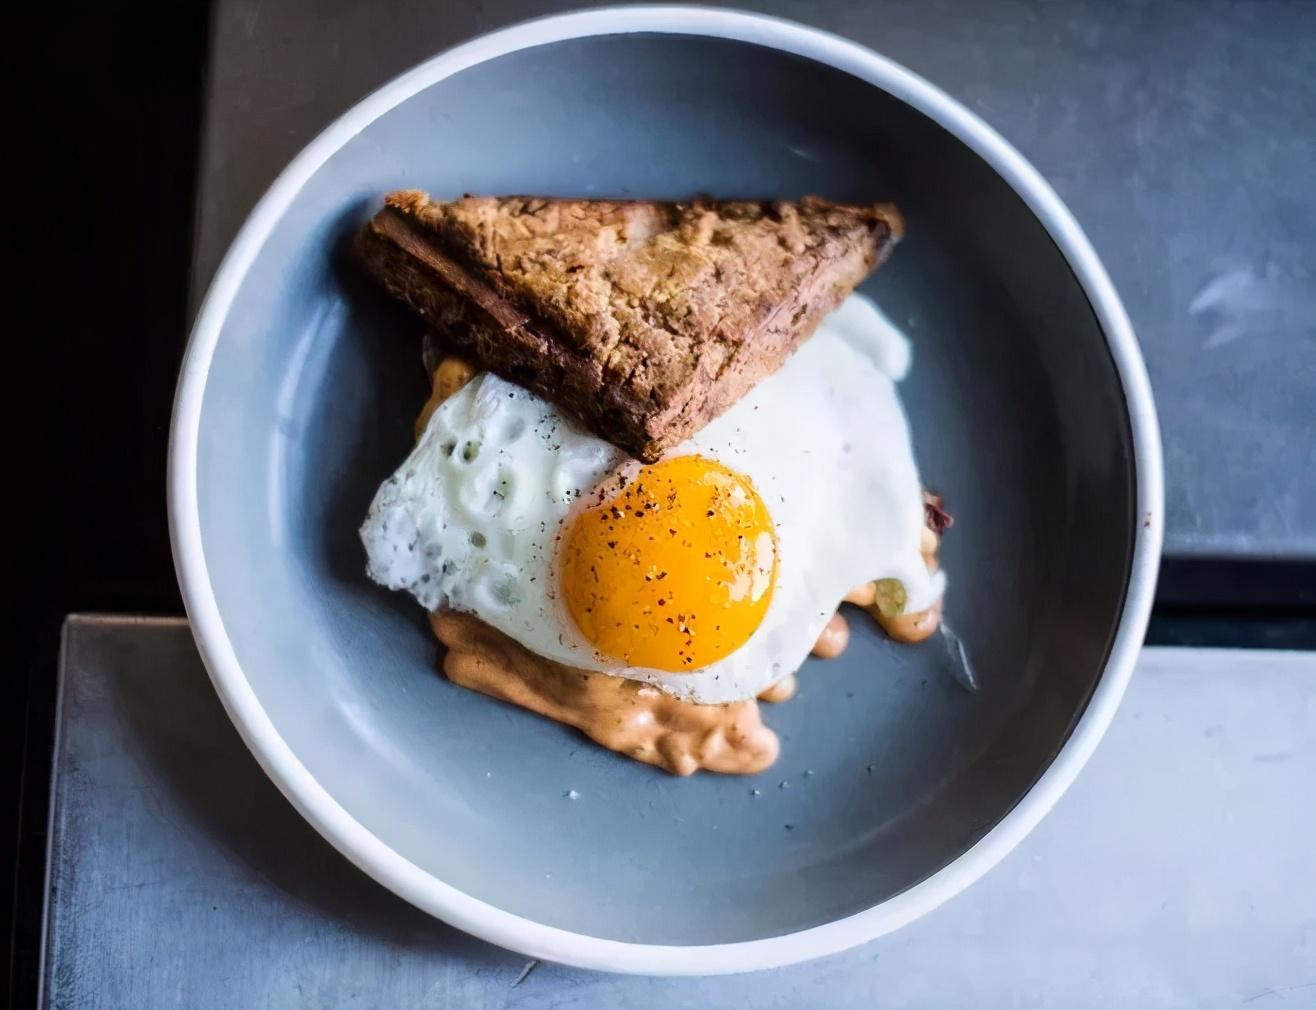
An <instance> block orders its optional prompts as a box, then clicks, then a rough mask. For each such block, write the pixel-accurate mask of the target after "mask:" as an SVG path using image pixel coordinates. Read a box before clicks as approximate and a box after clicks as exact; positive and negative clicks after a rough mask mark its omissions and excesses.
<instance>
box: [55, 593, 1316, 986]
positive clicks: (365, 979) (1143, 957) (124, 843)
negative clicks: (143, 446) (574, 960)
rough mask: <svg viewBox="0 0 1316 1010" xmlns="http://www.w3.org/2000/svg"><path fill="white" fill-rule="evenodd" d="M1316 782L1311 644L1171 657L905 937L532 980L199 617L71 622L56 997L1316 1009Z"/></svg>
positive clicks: (62, 744) (61, 754)
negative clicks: (382, 840)
mask: <svg viewBox="0 0 1316 1010" xmlns="http://www.w3.org/2000/svg"><path fill="white" fill-rule="evenodd" d="M1314 780H1316V653H1280V652H1236V651H1226V650H1191V649H1157V648H1150V649H1147V650H1145V651H1144V653H1143V656H1142V659H1141V661H1140V664H1139V668H1138V671H1137V674H1136V676H1135V677H1134V679H1133V682H1132V685H1131V687H1130V689H1129V693H1128V696H1127V697H1126V699H1125V702H1124V704H1123V706H1122V708H1121V709H1120V712H1119V714H1118V715H1117V717H1116V719H1115V722H1114V724H1113V725H1112V727H1111V729H1110V732H1109V734H1108V735H1107V737H1106V739H1105V740H1104V741H1103V742H1102V745H1101V747H1100V748H1098V750H1097V753H1096V755H1095V756H1094V757H1093V759H1092V761H1091V763H1090V764H1089V766H1088V767H1087V768H1086V769H1085V770H1084V772H1083V773H1082V775H1081V776H1080V777H1079V779H1078V781H1077V783H1076V784H1075V785H1074V787H1073V788H1072V789H1071V790H1070V791H1069V792H1068V793H1067V794H1066V795H1065V796H1064V797H1063V798H1062V799H1061V801H1060V803H1059V805H1058V806H1057V807H1056V809H1055V810H1054V811H1052V813H1051V814H1050V815H1048V817H1047V818H1046V819H1045V820H1044V821H1043V822H1042V824H1041V825H1040V826H1039V827H1038V829H1037V830H1036V831H1034V832H1033V833H1032V834H1031V835H1030V836H1029V837H1028V838H1027V839H1025V841H1024V842H1023V844H1022V845H1020V847H1019V848H1018V849H1017V850H1015V851H1014V852H1013V853H1011V854H1010V855H1009V856H1007V857H1006V859H1005V860H1004V861H1003V862H1002V863H1001V864H1000V865H999V866H998V867H997V868H996V869H994V870H993V871H992V872H991V873H989V874H988V875H987V876H986V877H985V878H984V879H983V880H981V881H979V882H978V883H977V884H975V885H974V886H973V887H971V888H970V889H969V890H968V891H966V892H965V893H964V894H962V895H960V896H959V897H957V898H955V899H953V900H952V901H950V902H949V903H948V904H946V905H945V906H943V907H942V908H940V909H938V910H936V911H935V912H933V913H931V914H930V915H928V916H926V917H925V918H923V919H921V920H919V921H917V922H915V923H913V924H912V925H910V926H908V927H906V928H905V929H903V930H901V931H899V932H897V933H894V934H892V935H890V936H888V937H884V938H882V939H879V940H877V941H874V942H873V943H870V944H867V945H866V946H863V947H860V948H858V949H856V950H853V951H850V952H848V953H846V954H842V955H838V956H835V957H831V958H827V959H824V960H820V961H815V962H811V963H808V964H804V965H798V966H795V967H791V968H785V969H780V970H777V971H770V972H760V973H756V974H752V975H740V976H730V977H721V978H708V979H654V978H639V977H624V976H613V975H603V974H595V973H591V972H586V971H578V970H573V969H566V968H561V967H557V966H554V965H538V966H536V967H535V969H534V970H533V971H531V972H530V973H529V974H524V973H525V969H526V968H527V962H526V960H525V959H524V958H522V957H519V956H517V955H515V954H512V953H510V952H507V951H503V950H499V949H497V948H494V947H491V946H489V945H488V944H485V943H482V942H480V941H477V940H474V939H472V938H470V937H468V936H465V935H463V934H461V933H459V932H457V931H455V930H453V929H450V928H448V927H446V926H444V925H443V924H442V923H439V922H437V921H435V920H433V919H431V918H429V917H428V916H426V915H425V914H423V913H422V912H419V911H417V910H416V909H414V908H412V907H411V906H410V905H407V904H406V903H405V902H403V901H402V900H401V899H399V898H396V897H394V896H393V895H392V894H390V893H389V892H387V891H385V890H384V889H383V888H382V887H380V886H378V885H377V884H375V883H374V882H373V881H371V880H369V879H368V878H366V877H365V876H364V875H362V874H361V873H360V872H358V871H357V870H356V869H355V868H354V867H352V866H351V865H350V864H349V863H348V862H347V861H346V860H345V859H343V858H342V857H341V856H339V855H338V854H337V853H336V852H334V851H333V850H332V849H331V848H330V847H329V845H328V844H327V843H326V842H324V841H323V840H321V839H320V837H319V836H318V835H317V834H316V833H315V832H314V831H313V830H312V829H311V828H310V826H309V825H307V824H306V823H305V822H304V821H303V820H302V819H301V818H300V816H299V815H298V814H297V813H296V812H295V811H294V810H293V808H292V807H291V806H290V805H289V804H288V803H287V802H286V801H285V800H284V799H283V797H282V796H280V795H279V793H278V791H277V790H276V789H275V787H274V786H273V785H272V784H271V783H270V782H269V780H268V779H266V778H265V776H264V774H263V773H262V772H261V770H260V768H259V767H258V766H257V764H256V762H255V760H254V759H253V758H252V757H251V755H250V754H249V753H248V752H247V750H246V749H245V747H244V746H243V744H242V742H241V740H240V739H239V737H238V735H237V732H236V731H235V730H234V729H233V727H232V725H231V724H230V723H229V721H228V719H227V717H226V715H225V714H224V711H223V709H222V708H221V706H220V703H219V700H218V698H217V697H216V695H215V692H214V690H213V689H212V688H211V685H210V683H209V681H208V679H207V678H206V674H205V671H204V669H203V668H202V666H201V663H200V660H199V658H198V656H197V654H196V651H195V648H194V646H193V644H192V638H191V635H190V633H189V630H188V627H187V625H186V624H185V623H184V622H183V621H181V620H177V619H152V620H148V619H134V618H125V617H76V616H75V617H73V618H71V619H70V620H69V622H68V624H67V625H66V628H65V638H64V649H63V657H62V662H61V670H60V706H59V712H58V742H57V747H56V755H55V773H54V780H53V788H54V792H53V797H52V812H51V833H50V855H49V901H48V906H47V920H46V946H45V954H44V958H43V962H44V971H43V989H42V992H43V1004H42V1005H43V1006H47V1007H58V1008H73V1007H77V1008H79V1010H97V1008H102V1007H103V1008H115V1010H118V1008H122V1007H132V1008H134V1010H151V1008H154V1007H188V1008H189V1010H207V1008H212V1007H213V1008H221V1007H223V1008H231V1007H243V1008H251V1010H258V1008H262V1007H294V1006H295V1007H303V1006H305V1007H317V1008H319V1007H325V1008H329V1007H362V1008H366V1007H407V1008H427V1010H435V1008H442V1007H462V1008H485V1007H490V1008H492V1007H503V1008H514V1007H539V1008H563V1010H566V1008H571V1010H590V1008H595V1007H606V1008H610V1010H625V1008H628V1007H636V1008H639V1007H653V1006H660V1007H665V1008H672V1010H680V1008H686V1007H688V1008H699V1010H706V1008H717V1007H726V1006H753V1007H759V1008H764V1010H772V1008H777V1007H780V1008H783V1010H785V1008H790V1010H808V1008H812V1007H819V1008H828V1010H845V1008H851V1007H853V1008H856V1010H858V1008H861V1007H862V1008H865V1010H868V1008H873V1007H884V1006H890V1007H906V1008H922V1007H926V1008H953V1007H973V1008H974V1010H992V1008H1025V1007H1048V1008H1050V1007H1056V1008H1065V1010H1080V1008H1087V1007H1092V1008H1097V1007H1139V1008H1140V1010H1155V1008H1166V1007H1183V1008H1188V1007H1191V1008H1195V1010H1215V1008H1226V1007H1229V1008H1234V1007H1238V1006H1241V1005H1245V1006H1247V1007H1249V1008H1252V1007H1255V1008H1256V1010H1266V1008H1270V1007H1275V1008H1279V1007H1284V1008H1298V1007H1316V869H1313V861H1312V853H1313V852H1316V804H1312V803H1311V802H1310V796H1311V783H1312V782H1313V781H1314ZM1304 800H1305V802H1304Z"/></svg>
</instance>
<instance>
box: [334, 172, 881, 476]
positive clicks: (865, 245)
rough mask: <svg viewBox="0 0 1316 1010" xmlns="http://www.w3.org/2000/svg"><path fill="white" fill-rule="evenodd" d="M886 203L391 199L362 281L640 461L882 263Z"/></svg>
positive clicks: (723, 404)
mask: <svg viewBox="0 0 1316 1010" xmlns="http://www.w3.org/2000/svg"><path fill="white" fill-rule="evenodd" d="M901 232H902V224H901V219H900V215H899V214H898V213H897V212H896V210H895V208H894V207H892V206H890V205H886V204H878V205H873V206H852V205H844V204H835V203H829V202H827V201H825V200H820V199H816V198H806V199H805V200H803V201H801V202H800V203H782V202H776V203H752V202H742V201H713V200H707V201H694V202H691V203H657V202H652V201H611V200H554V199H541V198H534V197H505V198H493V197H465V198H463V199H461V200H455V201H452V202H448V203H443V202H437V201H434V200H431V199H430V198H429V197H428V196H427V195H425V194H424V193H420V192H416V191H411V190H408V191H402V192H397V193H392V194H390V195H389V196H388V197H387V200H386V206H385V207H384V209H383V210H382V211H380V212H379V213H378V214H377V215H376V216H375V217H374V219H373V220H372V221H371V222H370V223H369V224H368V225H367V226H366V228H365V229H364V230H363V232H362V234H361V236H360V239H359V243H358V248H359V251H360V253H361V256H362V259H363V261H364V263H365V265H366V266H367V268H368V269H369V270H370V272H371V273H373V274H374V275H375V277H376V278H378V279H379V280H380V281H381V282H382V283H383V285H384V286H385V288H387V289H388V290H389V291H390V292H391V293H392V294H394V295H395V296H396V297H398V298H400V299H402V300H403V301H405V302H406V303H407V304H408V305H410V306H411V307H412V308H413V309H414V310H415V311H416V312H417V313H419V314H420V316H421V317H422V318H423V319H425V320H426V321H427V322H428V323H429V324H430V325H431V326H433V327H434V328H436V329H437V330H438V331H439V332H440V333H441V334H442V335H443V336H444V338H445V339H446V340H447V341H449V342H450V343H451V344H452V345H454V346H455V347H456V348H460V349H461V350H462V352H463V353H464V354H467V355H468V356H471V357H473V358H474V359H475V360H476V362H477V363H478V364H479V365H480V366H481V367H484V368H487V369H490V370H492V371H494V372H497V373H499V374H500V375H502V376H503V377H504V378H506V379H508V380H510V381H512V382H516V383H518V384H520V385H523V386H525V387H527V388H529V389H532V390H534V391H535V392H536V393H538V394H539V395H541V396H543V397H545V398H546V399H548V400H550V401H551V402H553V403H554V404H556V405H557V406H558V407H560V408H562V409H563V410H565V411H566V412H568V413H570V414H572V415H574V416H575V417H576V418H577V419H579V420H580V421H581V422H582V423H584V424H585V425H586V426H587V427H588V428H590V429H591V430H592V431H594V432H595V433H596V434H598V435H599V436H600V437H602V438H605V439H607V440H608V441H610V442H612V443H613V444H615V445H617V446H618V447H620V448H622V449H625V450H626V451H628V452H630V453H631V454H632V455H634V456H636V457H638V458H639V459H641V460H644V461H652V460H654V459H657V458H658V457H659V456H660V455H661V454H662V453H663V451H664V450H666V449H668V448H670V447H671V446H673V445H676V444H677V443H678V442H680V441H682V440H683V439H685V438H686V437H688V436H689V435H691V434H693V433H694V432H696V431H698V430H699V429H700V428H702V427H703V426H704V425H705V424H707V423H708V422H709V421H711V420H712V419H713V418H714V417H716V416H718V415H719V414H721V413H722V412H723V411H724V410H726V409H727V408H728V407H730V406H731V405H732V404H733V403H735V402H736V401H737V400H738V399H740V397H742V396H743V395H744V394H745V393H747V392H748V391H749V390H750V389H751V388H753V386H754V385H755V383H757V382H758V381H759V380H760V379H762V378H763V377H764V376H766V375H768V374H770V373H771V372H773V371H775V370H776V369H777V368H778V367H780V366H781V364H782V363H783V362H784V361H785V360H786V358H787V357H788V356H789V355H790V353H791V351H793V350H794V349H795V347H796V346H798V345H799V343H800V342H801V341H803V340H804V339H806V338H807V337H808V336H809V335H810V334H812V333H813V331H814V329H815V328H816V327H817V325H818V323H819V322H820V321H821V320H822V318H823V317H824V316H825V315H826V314H827V313H828V312H830V311H831V310H832V309H833V308H835V307H836V306H837V305H838V304H839V303H840V302H841V300H842V299H844V298H845V297H846V296H847V295H848V294H850V292H851V291H852V290H853V289H854V287H855V286H856V285H857V284H858V283H859V282H861V281H862V280H863V279H864V278H865V277H866V276H867V275H868V273H869V272H870V271H871V270H872V269H873V268H874V266H876V265H877V264H878V263H880V262H881V261H882V260H883V259H884V258H885V257H886V255H887V254H888V253H889V251H890V249H891V246H892V245H893V244H894V243H895V241H896V240H897V239H898V238H899V237H900V234H901Z"/></svg>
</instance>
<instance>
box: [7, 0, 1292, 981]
mask: <svg viewBox="0 0 1316 1010" xmlns="http://www.w3.org/2000/svg"><path fill="white" fill-rule="evenodd" d="M209 21H210V10H209V6H208V5H207V4H205V3H200V2H181V3H175V4H165V3H157V4H143V5H125V6H122V7H120V6H118V5H102V6H90V5H88V6H87V7H86V8H85V9H82V10H78V9H68V8H60V9H58V10H54V9H50V10H48V11H46V12H38V13H37V14H35V15H32V14H27V15H24V16H23V19H22V21H21V22H19V23H17V24H16V26H15V28H16V30H14V31H13V34H12V35H11V37H10V47H11V51H15V54H16V55H17V57H18V59H17V61H15V62H16V63H17V65H18V67H19V70H20V80H19V81H18V88H17V89H16V91H15V98H14V99H13V104H14V106H15V108H16V111H17V113H18V118H19V131H18V141H17V142H14V141H13V140H12V139H11V145H12V146H9V154H10V159H11V160H13V161H15V162H16V163H17V164H18V168H19V173H20V176H21V177H22V178H21V182H20V186H19V188H18V189H17V192H16V193H15V197H16V198H15V199H14V200H13V203H14V204H15V205H16V206H17V210H18V222H17V228H15V229H13V230H11V233H10V234H11V235H16V236H18V248H17V249H16V250H15V252H16V255H15V256H13V257H12V258H11V262H18V263H21V264H22V265H20V266H19V267H18V276H17V278H16V279H15V280H14V281H11V289H12V290H13V291H14V292H15V293H16V294H17V296H18V297H17V302H18V307H19V312H18V319H17V320H16V321H15V323H13V324H11V326H12V328H11V331H10V342H9V345H8V346H9V348H10V360H11V362H12V363H13V365H14V366H16V367H12V370H11V375H12V376H13V377H14V378H15V379H16V381H15V382H14V383H11V384H9V385H10V389H11V391H13V393H16V394H17V395H13V393H11V398H10V402H11V403H12V404H13V405H14V406H13V407H12V408H11V411H10V414H11V416H10V423H9V425H8V431H9V434H10V439H9V444H10V445H11V446H12V447H13V448H14V449H15V450H16V451H17V452H18V459H17V461H16V464H15V465H13V466H11V468H10V469H11V473H12V474H13V477H12V478H11V480H10V482H9V486H10V487H11V490H12V491H15V492H16V495H15V496H16V497H17V498H18V500H19V516H20V520H19V522H18V523H15V524H13V525H12V526H11V536H12V537H14V538H15V539H16V540H17V541H18V543H19V565H18V571H17V577H16V579H15V580H14V581H15V584H16V588H17V589H18V592H17V596H18V607H17V621H16V628H17V630H18V636H17V637H18V643H19V644H18V652H17V656H16V657H14V659H13V660H12V661H11V662H10V663H8V664H6V665H7V669H8V671H9V672H8V674H7V685H6V686H7V688H8V691H7V697H6V702H5V704H4V706H3V710H4V726H3V729H4V762H3V767H2V768H0V772H2V775H0V879H3V884H0V910H2V912H0V914H2V915H3V921H4V923H5V925H4V926H3V927H0V936H2V937H5V938H6V940H7V942H6V943H5V945H4V946H5V950H6V954H7V958H6V960H7V962H8V965H9V971H8V979H7V982H8V985H7V990H6V991H7V994H8V997H9V998H8V1002H9V1003H10V1004H11V1005H15V1006H27V1005H31V1004H32V1003H33V1001H34V999H35V974H36V964H37V956H38V953H39V945H40V935H41V910H42V903H43V900H44V857H45V851H44V838H45V827H46V796H47V785H48V782H47V779H48V776H49V754H50V745H51V739H50V737H51V727H52V717H53V712H54V705H55V698H54V685H55V677H54V674H55V663H56V657H57V652H58V646H59V632H60V624H61V622H62V620H63V617H64V615H65V614H67V613H69V612H71V611H115V612H137V613H161V614H173V613H179V612H181V609H182V608H181V603H180V600H179V596H178V591H177V587H176V584H175V581H174V575H173V567H172V562H171V560H170V556H169V542H168V530H167V523H166V516H165V496H164V467H165V462H164V461H165V450H166V444H167V440H168V423H169V413H170V408H171V401H172V395H173V387H174V381H175V377H176V373H177V368H178V364H179V361H180V359H181V356H182V350H183V345H184V343H185V340H186V335H187V331H188V327H189V323H190V320H189V319H188V318H187V292H188V276H189V267H190V263H191V254H192V235H193V214H194V210H193V200H194V194H195V184H196V175H197V154H198V151H197V147H198V139H199V133H200V128H201V116H202V109H203V103H202V98H203V89H204V82H205V61H206V52H207V38H208V33H209V27H210V25H209ZM1313 395H1314V396H1316V391H1313ZM1157 600H1158V603H1157V611H1156V615H1155V617H1154V618H1153V623H1152V628H1151V631H1150V634H1149V641H1152V642H1154V643H1160V644H1194V645H1245V646H1251V647H1304V646H1305V647H1311V646H1312V645H1314V644H1316V618H1314V617H1313V614H1314V613H1316V565H1313V564H1311V563H1295V562H1281V561H1278V560H1274V561H1266V560H1250V561H1227V560H1224V559H1212V558H1196V559H1192V560H1176V561H1171V562H1168V563H1167V564H1166V566H1165V567H1164V568H1163V571H1162V580H1161V585H1160V589H1159V591H1158V597H1157Z"/></svg>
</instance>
